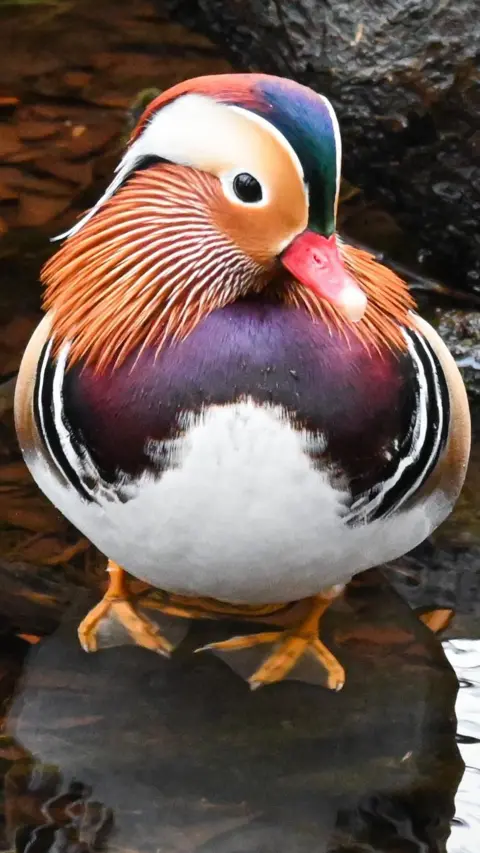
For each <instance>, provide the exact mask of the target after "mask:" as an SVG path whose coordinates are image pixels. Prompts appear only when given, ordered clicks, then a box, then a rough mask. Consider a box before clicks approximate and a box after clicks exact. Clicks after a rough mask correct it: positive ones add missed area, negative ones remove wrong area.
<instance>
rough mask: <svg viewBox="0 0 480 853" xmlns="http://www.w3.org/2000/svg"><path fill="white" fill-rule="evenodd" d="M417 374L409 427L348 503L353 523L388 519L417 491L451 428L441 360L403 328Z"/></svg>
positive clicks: (424, 342)
mask: <svg viewBox="0 0 480 853" xmlns="http://www.w3.org/2000/svg"><path fill="white" fill-rule="evenodd" d="M404 334H405V338H406V340H407V345H408V351H409V353H410V357H411V359H412V362H413V365H414V368H415V375H416V386H417V387H416V391H415V400H416V405H415V408H414V410H413V411H412V418H411V421H410V425H409V429H408V431H407V432H406V434H405V435H404V436H400V435H399V436H398V438H397V439H396V440H395V445H394V446H395V451H396V452H395V453H394V454H392V458H391V460H389V464H388V465H387V466H386V468H385V477H384V478H383V479H382V480H381V481H380V482H378V483H377V484H376V485H375V486H374V487H373V488H372V489H369V491H368V492H365V493H363V494H362V495H360V497H358V498H357V499H356V500H355V501H354V503H353V504H352V505H351V507H350V510H349V513H348V515H347V516H346V519H345V520H346V521H347V523H348V524H350V525H357V524H362V523H366V522H369V521H373V520H375V519H379V518H389V517H390V516H392V515H393V514H394V513H396V512H397V511H398V510H399V509H401V508H402V507H403V506H405V505H406V504H407V502H408V501H409V500H410V499H411V498H412V497H413V496H414V495H415V494H416V493H417V492H418V491H419V489H420V488H421V487H422V486H423V484H424V483H425V482H426V480H427V479H428V477H429V476H430V474H431V473H432V471H433V470H434V468H435V466H436V465H437V463H438V460H439V458H440V456H441V454H442V452H443V450H444V448H445V445H446V443H447V440H448V435H449V428H450V395H449V391H448V386H447V383H446V379H445V376H444V373H443V370H442V367H441V365H440V362H439V360H438V358H437V356H436V354H435V353H434V351H433V349H432V347H431V346H430V344H429V343H428V341H427V340H426V339H425V338H424V337H423V336H422V335H419V334H418V333H417V332H414V331H411V330H406V329H405V330H404Z"/></svg>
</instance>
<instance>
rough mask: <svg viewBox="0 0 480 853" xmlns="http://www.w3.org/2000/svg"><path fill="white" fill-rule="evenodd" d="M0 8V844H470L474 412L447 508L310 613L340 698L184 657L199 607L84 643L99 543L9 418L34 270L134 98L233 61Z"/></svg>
mask: <svg viewBox="0 0 480 853" xmlns="http://www.w3.org/2000/svg"><path fill="white" fill-rule="evenodd" d="M97 7H98V8H97ZM157 9H158V7H157ZM1 16H2V25H3V26H4V27H6V32H7V35H8V37H9V40H10V43H11V45H12V48H11V52H10V54H9V55H8V57H7V56H3V57H2V56H0V71H1V72H2V75H3V76H2V80H3V81H4V85H5V86H6V87H7V89H6V93H5V94H8V95H9V96H10V95H11V96H12V97H14V99H15V98H16V99H17V100H18V103H17V104H16V106H15V107H14V108H11V107H9V106H8V105H5V103H3V106H2V99H1V98H0V140H1V141H0V147H1V145H2V144H3V149H2V154H3V156H4V158H5V162H6V166H5V167H1V166H0V189H2V190H3V192H2V193H0V227H1V229H2V230H3V232H4V236H3V238H2V241H1V243H0V257H1V258H2V267H1V270H0V376H3V381H0V584H1V590H2V593H1V595H0V617H1V624H0V700H1V702H2V709H3V734H2V736H1V737H0V790H1V791H2V793H3V796H2V798H1V801H0V847H1V849H4V850H12V849H15V850H18V851H27V850H28V851H29V853H40V851H42V853H43V851H68V853H74V851H75V853H79V851H82V853H83V851H87V850H97V849H98V850H102V849H103V850H108V851H120V850H121V851H136V850H138V851H144V850H145V851H152V852H153V851H162V853H189V851H202V853H274V851H275V853H282V851H285V853H306V851H309V853H311V851H316V852H317V851H318V853H347V852H348V853H371V851H374V853H430V851H431V853H478V850H479V840H478V839H479V838H480V683H479V673H480V639H479V637H480V604H479V602H480V524H479V511H480V505H479V503H478V497H477V495H478V485H477V484H478V483H479V482H480V477H479V474H480V453H479V447H480V445H479V443H478V440H477V439H478V427H479V426H480V420H479V418H478V411H477V407H475V412H474V427H475V445H474V450H473V454H472V463H471V466H470V471H469V476H468V481H467V486H466V488H465V490H464V494H463V496H462V499H461V501H460V503H459V506H458V508H457V510H456V512H455V514H454V516H453V517H452V519H450V520H449V521H448V522H447V524H445V525H444V526H443V527H442V529H441V530H440V531H439V532H438V533H437V534H436V536H435V537H434V539H433V541H432V543H430V544H429V546H428V547H427V548H425V549H423V550H420V551H418V552H417V553H416V554H414V555H413V556H411V557H409V558H407V559H405V560H404V561H399V563H398V564H397V565H396V567H395V568H394V570H390V571H389V573H388V578H389V582H388V583H387V582H386V581H385V580H384V579H383V578H382V576H381V575H380V574H379V573H378V572H371V573H366V574H365V575H364V576H363V578H362V579H361V581H360V582H359V583H358V584H356V585H353V586H352V587H351V588H350V589H349V590H348V592H347V595H346V599H345V600H344V601H343V602H339V603H338V604H337V605H336V606H335V607H334V608H333V610H332V612H331V613H329V614H328V616H327V618H326V619H325V623H324V625H322V635H323V636H324V637H325V639H326V641H327V643H329V644H330V645H331V646H332V648H333V649H334V650H335V653H336V654H337V655H338V657H339V658H340V659H341V661H342V663H343V664H344V665H345V667H346V669H347V675H348V680H347V684H346V686H345V688H344V690H343V691H342V693H339V694H332V693H330V692H328V691H327V690H325V689H324V688H323V687H321V686H314V685H310V684H304V683H301V682H294V681H290V682H288V683H284V684H282V685H278V686H274V687H270V688H268V689H264V690H261V691H258V692H256V693H250V692H249V690H248V688H247V687H246V685H245V683H244V681H243V680H242V678H241V677H240V676H239V675H238V674H236V673H235V672H234V671H233V670H232V669H231V666H230V664H231V661H229V660H228V659H219V658H218V657H213V656H212V655H209V654H203V655H200V656H193V655H192V654H191V651H192V649H193V648H194V647H195V646H196V645H199V644H200V643H201V642H205V641H207V640H208V639H211V638H212V637H213V636H216V632H217V631H218V626H217V625H215V624H213V623H212V624H209V623H206V624H202V625H194V626H191V630H190V632H189V634H188V635H187V637H186V638H185V640H184V641H183V642H182V644H181V646H180V648H179V650H178V652H177V653H176V654H175V656H174V658H173V660H172V661H170V662H166V661H163V660H161V659H159V658H158V657H157V656H155V655H153V654H149V653H148V652H145V651H143V650H140V649H136V648H131V647H128V646H121V647H120V648H113V649H108V650H105V651H101V652H99V653H98V654H96V655H91V656H87V655H85V654H84V653H83V652H82V651H81V650H80V648H79V646H78V642H77V639H76V626H77V624H78V621H79V620H80V618H81V617H82V615H83V614H84V613H85V612H86V610H87V609H88V607H89V605H90V604H92V603H93V602H96V601H97V600H98V597H99V595H100V591H99V577H101V575H102V573H103V568H104V561H103V558H102V557H101V555H99V554H97V553H96V552H95V551H94V549H93V548H91V547H89V544H88V543H87V542H86V541H85V540H83V538H82V537H81V536H80V535H79V534H78V532H77V531H75V530H74V529H73V528H72V527H71V526H70V525H68V524H67V523H66V522H65V521H64V520H63V519H62V518H61V517H60V516H59V514H58V513H57V512H56V511H55V510H53V509H52V508H51V507H50V506H49V504H48V502H47V501H46V500H44V499H43V497H42V496H41V495H39V493H38V491H37V490H36V488H35V486H34V484H33V483H32V482H31V480H30V477H29V475H28V472H27V471H26V469H25V468H24V466H23V463H22V462H21V459H20V454H19V450H18V447H17V445H16V442H15V437H14V432H13V424H12V416H11V392H12V383H13V382H14V375H15V371H16V368H17V366H18V362H19V359H20V356H21V352H22V350H23V348H24V346H25V344H26V342H27V340H28V338H29V335H30V334H31V332H32V330H33V328H34V326H35V324H36V322H37V320H38V317H39V287H38V283H37V276H38V270H39V268H40V265H41V262H42V260H43V259H44V258H45V257H46V256H47V255H48V253H49V252H50V247H49V244H48V238H49V237H50V236H51V235H52V234H54V233H58V232H59V231H61V230H63V229H64V228H65V227H66V225H68V224H70V223H71V222H72V221H73V220H74V218H75V216H76V215H77V214H78V213H79V211H80V210H81V209H83V207H85V206H87V205H88V204H90V203H91V201H92V200H93V199H94V198H95V197H96V195H97V194H98V188H99V186H101V185H102V183H103V182H104V181H105V177H106V175H107V174H109V172H110V170H111V167H112V164H113V163H114V162H115V160H116V158H117V151H116V149H117V147H118V144H119V141H118V140H119V135H120V134H121V132H123V130H124V126H125V110H126V108H127V106H128V104H129V102H130V100H131V98H132V97H133V96H134V95H135V93H136V92H138V91H139V90H140V89H142V88H144V87H145V86H148V85H151V84H152V83H154V84H156V85H159V86H160V87H162V88H163V87H166V86H168V85H170V84H171V83H173V82H174V81H175V80H177V79H180V78H182V77H187V76H193V75H194V74H199V73H206V72H215V71H222V70H226V69H227V67H228V66H227V63H225V62H224V60H223V59H222V58H221V57H220V56H219V55H218V52H217V51H216V50H215V48H213V47H212V46H211V45H209V44H208V42H206V40H205V39H201V38H199V37H197V36H195V35H193V34H191V33H188V32H187V31H185V30H182V28H181V27H178V26H177V25H175V24H172V23H171V22H169V21H168V20H163V21H162V20H161V18H159V16H158V14H157V12H155V11H154V10H153V8H152V7H151V6H150V5H149V4H148V3H143V2H133V3H130V4H117V3H113V2H105V3H104V4H103V5H102V7H101V9H100V7H99V4H95V3H94V2H93V0H88V2H87V0H85V2H78V3H69V4H65V5H64V6H63V7H61V6H60V4H50V5H49V6H48V7H43V6H42V5H41V4H40V5H38V6H35V5H32V6H28V7H27V6H22V7H21V8H16V9H15V10H13V11H12V8H11V7H10V11H8V9H7V10H5V9H2V11H1ZM80 36H81V37H80ZM159 45H160V47H159ZM46 46H48V48H47V47H46ZM2 132H3V135H2ZM6 169H7V170H8V172H7V171H6ZM355 199H356V200H355V210H356V211H357V213H356V214H355V215H358V217H359V223H360V225H359V227H360V231H361V234H362V239H363V240H365V239H366V238H368V236H369V235H370V236H371V242H372V245H375V246H376V247H377V248H382V247H385V248H387V249H388V250H389V251H390V250H392V251H393V250H398V259H400V260H401V259H402V258H405V257H408V246H404V245H403V246H402V245H401V236H400V238H399V237H398V234H399V232H398V229H397V228H396V227H395V224H394V223H393V224H392V222H390V221H389V219H388V217H383V218H382V217H380V219H379V218H378V216H377V217H376V218H375V216H372V220H371V221H372V228H371V229H370V231H369V229H368V216H369V215H370V213H371V209H370V208H368V206H367V207H366V208H365V209H363V212H362V208H361V206H360V207H359V206H358V197H357V196H355ZM345 209H346V208H344V210H345ZM369 211H370V213H369ZM344 218H345V219H346V220H347V222H348V223H349V227H350V229H351V231H352V233H353V232H355V223H354V222H353V223H352V217H351V216H350V218H349V216H345V217H344ZM353 218H355V217H353ZM379 221H380V222H381V226H382V227H381V228H379ZM366 223H367V224H366ZM393 238H395V239H393ZM399 239H400V244H399V242H398V241H399ZM423 307H424V308H425V310H426V311H428V313H429V314H430V315H432V314H434V313H435V311H436V309H437V306H436V304H435V303H434V302H432V301H430V303H426V304H425V305H424V306H423ZM462 366H464V367H466V368H468V369H472V368H473V369H478V363H477V361H476V360H475V359H472V358H469V357H468V356H466V357H465V359H464V364H463V365H462ZM12 377H13V379H12ZM472 399H473V398H472ZM476 399H478V398H476ZM390 582H393V583H394V584H395V588H396V590H397V591H394V589H393V588H392V586H391V583H390ZM399 593H400V594H399ZM404 599H406V601H407V602H408V603H406V602H405V600H404ZM144 605H145V606H146V607H147V606H149V600H148V597H147V598H145V599H144ZM429 607H442V608H448V609H453V610H455V611H456V613H455V616H454V618H453V621H452V622H451V623H450V625H449V626H448V628H447V629H446V630H445V632H444V634H443V635H442V637H441V638H440V639H439V638H437V637H435V636H434V635H433V634H431V632H430V631H429V630H428V629H427V628H426V627H425V626H424V625H423V624H421V623H420V621H419V619H418V618H417V615H416V614H415V613H414V612H413V610H412V608H416V609H421V610H425V609H428V608H429ZM153 612H154V611H152V614H153ZM236 627H237V626H233V625H232V626H231V629H232V630H234V629H235V628H236ZM225 630H227V629H225ZM441 639H443V650H442V645H441Z"/></svg>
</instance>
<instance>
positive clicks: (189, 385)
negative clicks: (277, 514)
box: [64, 302, 415, 492]
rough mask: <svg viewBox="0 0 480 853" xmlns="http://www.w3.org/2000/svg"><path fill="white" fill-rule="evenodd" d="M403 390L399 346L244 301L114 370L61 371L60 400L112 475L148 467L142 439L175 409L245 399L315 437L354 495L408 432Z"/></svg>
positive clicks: (406, 388) (161, 435) (172, 420)
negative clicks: (368, 341) (380, 348)
mask: <svg viewBox="0 0 480 853" xmlns="http://www.w3.org/2000/svg"><path fill="white" fill-rule="evenodd" d="M414 394H415V384H414V377H413V367H412V364H411V361H410V358H409V357H408V356H407V355H397V356H393V355H392V354H391V353H390V352H389V351H388V350H385V351H384V352H383V353H378V352H376V351H373V350H372V351H371V352H368V351H367V350H366V348H365V347H363V346H362V345H361V344H360V343H359V342H358V340H357V339H356V337H354V336H352V337H351V338H350V339H348V338H346V337H345V336H343V335H340V334H336V333H333V332H332V333H331V334H330V333H329V331H328V329H327V328H326V327H325V326H323V325H322V324H320V323H314V322H313V321H312V320H311V319H310V318H309V317H308V315H307V314H306V313H305V312H303V311H301V310H293V309H291V308H287V307H285V306H280V305H265V304H261V303H253V302H252V303H247V302H245V303H236V304H235V305H233V306H229V307H227V308H224V309H222V310H219V311H216V312H214V313H213V314H211V315H210V316H209V317H208V318H206V319H205V320H204V321H203V322H202V323H200V324H199V325H198V326H197V328H196V329H195V330H194V331H193V332H192V333H191V334H190V335H189V336H188V337H187V338H186V340H184V341H182V342H179V343H176V344H171V345H170V346H167V347H165V348H164V349H163V350H162V351H161V352H160V353H159V354H158V355H155V351H154V350H153V349H152V350H149V351H145V352H143V353H142V355H141V356H140V357H139V358H138V360H137V354H136V353H133V354H132V356H131V358H130V359H129V361H127V362H125V363H124V364H123V365H122V366H121V367H119V368H118V369H116V370H115V371H114V372H111V373H105V374H103V375H95V373H94V372H93V371H92V370H91V369H90V368H85V367H82V366H81V365H79V366H76V367H74V368H72V369H70V370H69V371H68V373H67V376H66V380H65V387H64V405H65V415H66V417H67V418H68V420H69V422H70V424H71V426H72V429H73V430H74V431H75V432H76V433H77V436H78V437H79V438H80V439H81V441H82V442H83V443H84V444H85V445H86V447H87V448H88V450H89V452H90V454H91V456H92V457H93V459H94V460H95V462H96V464H97V465H98V467H99V469H100V470H101V471H102V474H103V476H104V477H106V478H107V479H112V480H113V479H115V478H116V477H117V475H118V472H119V471H124V472H127V473H129V474H132V475H135V474H140V473H141V472H142V471H145V470H148V469H150V468H151V467H152V464H153V463H152V462H151V460H150V459H149V457H147V455H146V454H145V445H146V442H147V440H148V439H158V440H166V439H171V438H174V437H175V436H178V434H179V433H180V432H181V429H180V427H179V422H180V418H181V415H182V414H183V413H185V412H193V413H196V412H197V413H200V412H201V411H202V409H204V408H205V407H208V406H210V405H228V404H229V403H232V402H235V401H237V400H239V399H242V398H245V397H247V396H248V397H250V398H252V399H254V400H255V401H258V403H260V404H262V403H263V404H272V405H276V406H282V407H284V408H285V409H286V410H287V412H289V414H290V417H291V420H292V422H293V423H294V424H295V425H297V426H298V428H306V429H308V430H312V431H313V432H320V433H322V434H324V435H325V437H326V438H327V442H328V455H329V458H330V462H331V463H332V464H333V465H335V466H337V467H338V470H339V472H341V473H345V474H346V475H347V476H348V477H349V479H350V480H351V482H352V484H353V488H354V492H356V491H360V490H363V489H364V488H365V487H368V484H369V482H370V481H371V482H372V483H373V482H375V478H376V477H377V478H378V476H379V474H381V469H382V466H383V465H384V464H385V456H386V452H387V453H388V450H389V448H390V447H392V446H393V442H394V441H395V439H396V437H397V436H398V435H403V434H405V431H406V430H407V429H408V425H409V423H410V418H411V413H412V408H413V406H414ZM155 464H156V465H157V467H158V465H161V463H160V462H158V461H156V463H155ZM355 484H356V485H355Z"/></svg>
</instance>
